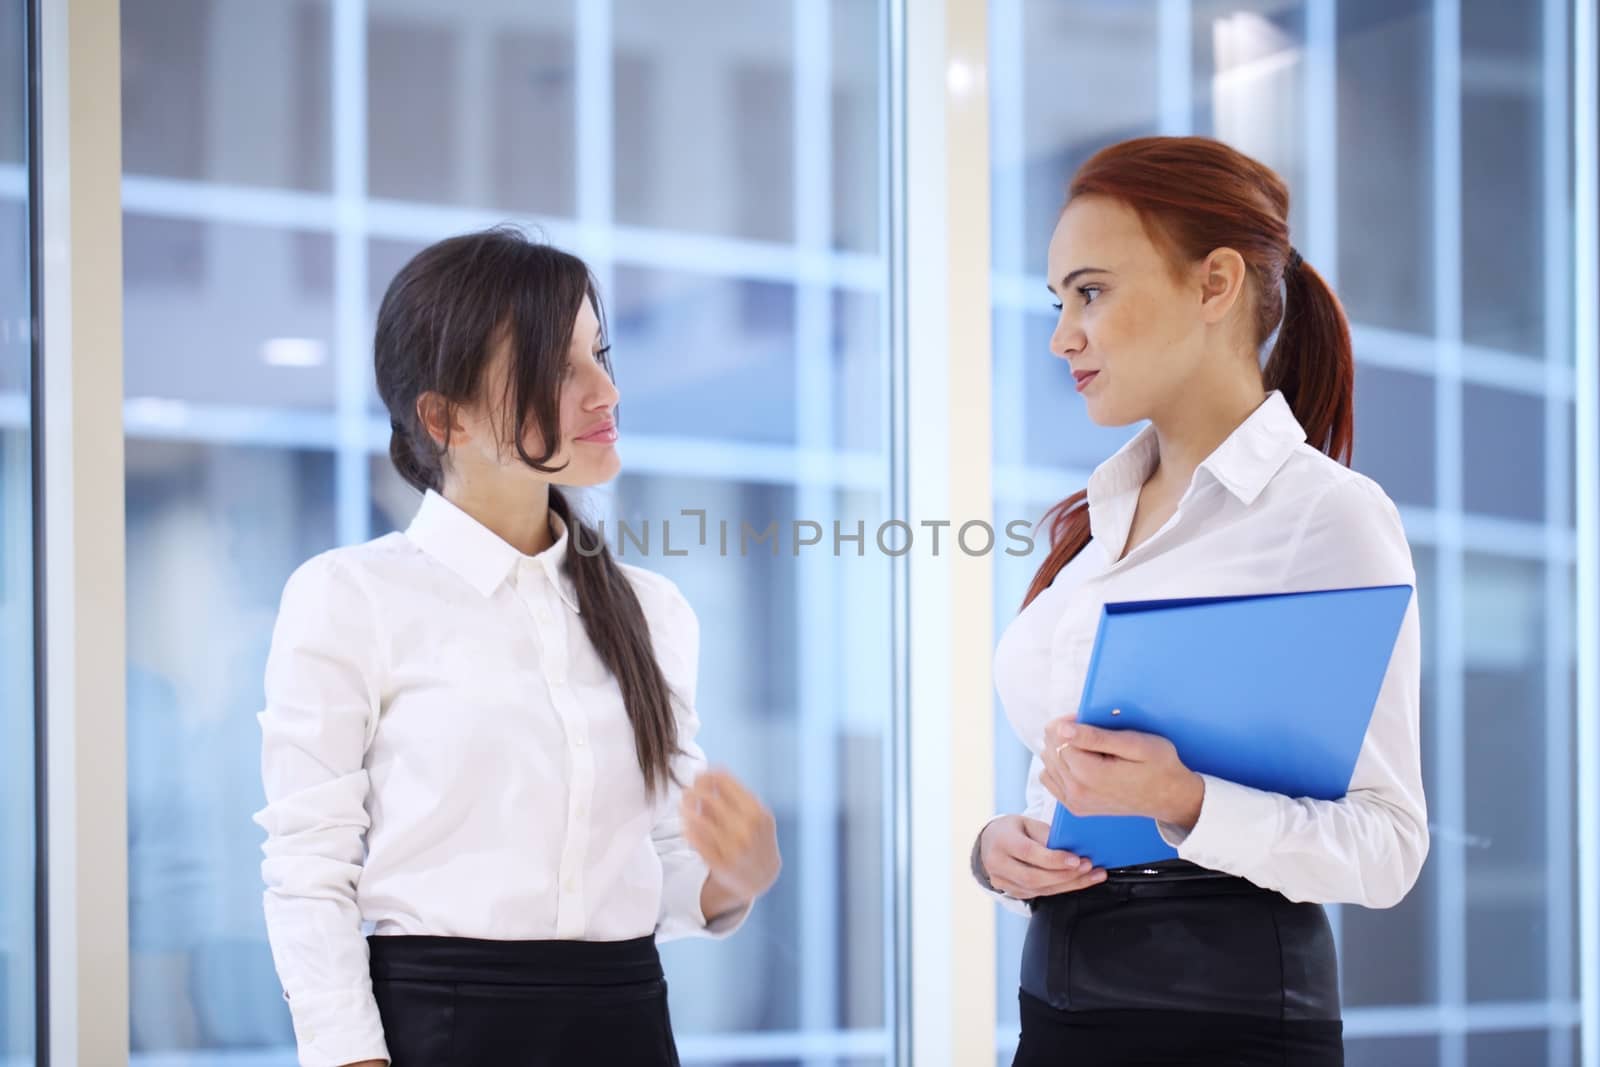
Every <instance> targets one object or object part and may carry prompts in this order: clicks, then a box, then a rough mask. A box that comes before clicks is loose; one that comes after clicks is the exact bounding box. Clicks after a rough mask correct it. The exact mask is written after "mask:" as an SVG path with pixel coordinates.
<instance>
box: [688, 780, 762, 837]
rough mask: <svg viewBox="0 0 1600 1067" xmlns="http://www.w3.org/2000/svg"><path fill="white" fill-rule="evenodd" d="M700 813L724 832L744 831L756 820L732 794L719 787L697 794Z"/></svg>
mask: <svg viewBox="0 0 1600 1067" xmlns="http://www.w3.org/2000/svg"><path fill="white" fill-rule="evenodd" d="M696 799H697V800H698V801H699V805H700V814H701V816H703V817H704V818H705V819H707V820H708V821H709V822H710V823H711V824H712V825H713V826H715V827H716V828H717V830H718V831H719V832H721V833H724V834H734V833H743V832H745V831H746V830H747V829H748V828H749V826H750V825H751V824H752V823H753V822H754V821H755V820H754V815H755V813H754V812H752V811H749V810H747V809H746V808H745V806H744V805H743V804H742V803H740V801H739V800H738V799H737V798H736V797H734V796H733V795H732V794H729V793H724V792H722V791H721V790H719V789H707V790H705V791H703V792H701V793H699V794H697V796H696Z"/></svg>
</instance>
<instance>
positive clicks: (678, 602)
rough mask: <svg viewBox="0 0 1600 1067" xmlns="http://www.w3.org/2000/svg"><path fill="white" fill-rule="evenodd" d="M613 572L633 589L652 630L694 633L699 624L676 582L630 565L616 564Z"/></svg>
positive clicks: (669, 632) (697, 629) (667, 632)
mask: <svg viewBox="0 0 1600 1067" xmlns="http://www.w3.org/2000/svg"><path fill="white" fill-rule="evenodd" d="M617 569H618V570H620V571H621V572H622V575H623V577H625V578H627V579H628V584H629V585H631V586H632V587H633V593H634V595H635V596H636V597H638V598H639V607H640V608H641V609H642V610H643V611H644V617H645V620H646V621H647V622H648V623H649V624H650V629H651V630H652V631H655V632H657V633H665V634H668V635H670V634H672V633H674V632H675V631H676V630H678V629H679V628H682V627H692V628H693V629H694V630H695V632H696V633H698V631H699V626H700V621H699V619H698V617H697V616H696V615H695V613H694V608H693V607H691V606H690V604H689V599H688V597H686V596H684V595H683V590H681V589H679V588H678V583H677V582H674V581H673V580H672V579H671V578H668V577H667V576H666V575H664V574H657V573H656V572H655V571H650V570H645V569H644V568H643V567H637V566H634V565H633V564H631V563H621V562H618V563H617Z"/></svg>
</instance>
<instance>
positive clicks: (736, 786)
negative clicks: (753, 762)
mask: <svg viewBox="0 0 1600 1067" xmlns="http://www.w3.org/2000/svg"><path fill="white" fill-rule="evenodd" d="M701 777H703V778H705V779H706V780H707V784H708V785H709V786H710V787H711V789H712V790H713V791H715V792H716V793H718V794H719V795H721V796H725V797H728V798H730V799H731V800H732V801H733V802H734V803H735V804H736V805H738V806H740V807H743V808H751V809H755V808H760V807H761V806H762V805H761V800H760V799H759V798H758V797H757V796H756V795H755V794H754V793H752V792H751V791H750V790H749V789H747V788H746V787H745V784H744V783H743V782H741V781H739V779H738V778H735V777H734V776H733V772H731V771H726V770H723V769H722V768H720V767H717V768H712V769H711V770H709V771H707V772H706V773H705V774H704V775H702V776H701Z"/></svg>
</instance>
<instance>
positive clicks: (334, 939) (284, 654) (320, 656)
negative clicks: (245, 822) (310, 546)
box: [255, 554, 389, 1067]
mask: <svg viewBox="0 0 1600 1067" xmlns="http://www.w3.org/2000/svg"><path fill="white" fill-rule="evenodd" d="M376 627H377V617H376V613H375V612H374V611H373V608H372V605H371V603H370V601H369V600H368V598H367V597H366V595H365V593H364V591H363V589H362V588H361V586H360V585H359V583H358V582H357V580H356V579H355V578H354V576H352V575H351V574H350V573H349V572H348V570H347V569H346V568H345V567H344V566H343V565H341V564H340V563H339V561H338V560H337V559H336V558H335V557H333V556H332V555H329V554H324V555H321V556H317V557H315V558H313V559H311V560H309V561H307V562H306V563H305V564H303V565H302V566H301V567H300V568H299V569H298V570H296V571H295V572H294V574H292V575H291V576H290V578H289V581H288V583H287V584H286V586H285V587H284V591H283V598H282V602H281V604H280V607H279V612H278V619H277V623H276V625H275V627H274V629H273V635H272V645H271V650H270V652H269V653H268V657H267V668H266V678H265V689H266V708H265V710H263V711H262V712H261V713H260V714H259V715H258V716H257V719H258V720H259V722H260V723H261V732H262V742H261V777H262V783H263V786H264V787H265V792H266V801H267V804H266V807H264V808H263V809H261V811H259V812H257V813H256V815H255V821H256V823H257V824H259V825H260V826H261V827H262V828H263V829H265V830H266V832H267V840H266V843H265V844H264V845H263V846H262V851H263V852H264V853H265V856H266V858H265V860H264V861H263V863H262V865H261V873H262V876H263V878H264V879H265V881H266V887H267V888H266V894H265V898H264V908H265V911H266V922H267V935H268V940H269V941H270V943H271V946H272V957H273V962H274V963H275V965H276V967H277V971H278V978H279V980H280V982H281V983H282V985H283V990H284V997H285V999H286V1000H287V1001H288V1003H289V1011H290V1015H291V1017H292V1019H293V1023H294V1032H295V1040H296V1042H297V1044H298V1047H299V1057H300V1063H301V1064H302V1065H303V1067H337V1065H340V1064H347V1063H352V1062H355V1061H359V1060H368V1059H380V1060H387V1059H388V1057H389V1053H388V1048H387V1046H386V1044H385V1042H384V1035H383V1026H382V1023H381V1021H380V1019H379V1016H378V1007H377V1002H376V1001H375V1000H374V998H373V995H372V982H371V978H370V976H369V973H368V959H367V943H366V939H365V937H364V936H363V935H362V931H361V915H360V910H359V908H358V907H357V904H356V885H357V882H358V879H359V877H360V873H361V867H362V862H363V860H364V858H365V836H364V835H365V833H366V830H367V826H368V815H367V810H366V798H367V772H366V770H365V769H364V767H363V759H364V756H365V753H366V750H367V746H368V744H369V743H370V740H371V735H372V730H373V728H374V726H375V724H376V721H377V711H378V706H379V689H378V682H377V675H376V670H375V661H376V658H377V651H378V648H379V644H378V635H377V632H376Z"/></svg>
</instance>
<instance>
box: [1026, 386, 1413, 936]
mask: <svg viewBox="0 0 1600 1067" xmlns="http://www.w3.org/2000/svg"><path fill="white" fill-rule="evenodd" d="M1157 458H1158V455H1157V442H1156V438H1155V431H1154V428H1153V427H1148V426H1147V427H1145V429H1144V430H1142V431H1141V432H1140V433H1139V434H1137V435H1136V436H1135V437H1134V438H1133V440H1131V441H1129V442H1128V444H1126V445H1125V446H1123V448H1121V449H1120V450H1119V451H1118V452H1117V453H1116V454H1115V455H1113V456H1112V457H1111V458H1110V459H1109V460H1107V461H1106V462H1105V463H1103V464H1101V465H1100V466H1099V467H1098V468H1096V469H1095V471H1094V473H1093V475H1092V476H1091V477H1090V479H1089V491H1088V502H1089V523H1090V530H1091V534H1092V538H1093V539H1092V540H1091V541H1090V542H1089V544H1088V545H1087V546H1086V547H1085V548H1084V549H1083V551H1082V552H1080V553H1079V554H1078V556H1077V557H1076V558H1075V559H1073V560H1072V561H1071V562H1070V563H1068V564H1067V566H1066V567H1064V568H1062V570H1061V573H1060V574H1058V575H1057V576H1056V578H1055V581H1054V582H1053V583H1052V584H1051V585H1050V586H1049V588H1047V589H1045V590H1044V591H1043V592H1042V593H1040V594H1039V596H1037V597H1035V598H1034V600H1033V602H1032V603H1030V604H1029V605H1028V606H1027V608H1025V609H1024V610H1023V611H1022V612H1021V613H1020V614H1019V615H1018V616H1017V617H1016V618H1015V619H1014V620H1013V621H1012V622H1011V624H1010V625H1009V626H1008V627H1007V628H1006V630H1005V632H1004V633H1003V634H1002V635H1001V639H1000V643H999V645H998V647H997V650H996V653H995V661H994V669H995V683H996V687H997V688H998V690H999V693H1000V698H1001V701H1002V703H1003V704H1004V705H1005V711H1006V717H1007V718H1008V719H1009V720H1010V722H1011V725H1012V728H1013V729H1014V730H1015V731H1016V733H1017V736H1018V737H1020V738H1021V739H1022V741H1023V743H1024V744H1026V745H1027V746H1028V748H1029V749H1030V750H1032V752H1033V754H1034V755H1033V760H1032V763H1031V765H1030V767H1029V770H1028V782H1027V801H1026V803H1027V807H1026V811H1025V814H1026V815H1027V816H1029V817H1030V818H1034V819H1039V820H1041V821H1043V822H1046V823H1048V822H1050V820H1051V817H1052V815H1053V814H1054V812H1055V803H1056V802H1055V799H1054V798H1053V797H1052V796H1051V795H1050V794H1049V793H1048V792H1047V791H1046V790H1045V788H1044V785H1043V783H1042V781H1041V777H1040V776H1041V773H1042V771H1043V766H1044V765H1043V762H1042V761H1041V760H1040V758H1039V753H1040V752H1041V751H1042V748H1043V743H1044V728H1045V725H1046V724H1047V723H1048V722H1050V721H1051V720H1052V719H1055V718H1057V717H1059V716H1061V715H1063V714H1073V713H1075V712H1076V711H1077V709H1078V704H1079V701H1080V700H1081V698H1082V695H1083V686H1084V681H1085V675H1086V673H1087V670H1088V665H1089V656H1090V652H1091V650H1092V649H1093V647H1094V639H1095V632H1096V628H1097V626H1098V624H1099V619H1100V614H1101V608H1102V607H1103V606H1104V605H1105V604H1106V603H1107V602H1112V601H1124V600H1155V599H1166V598H1174V597H1203V596H1224V595H1241V594H1260V593H1279V592H1299V591H1305V590H1312V589H1329V588H1346V587H1355V586H1372V585H1391V584H1393V585H1402V584H1403V585H1410V586H1412V587H1413V589H1414V588H1415V585H1416V572H1415V570H1414V569H1413V567H1412V561H1411V550H1410V547H1409V546H1408V545H1407V543H1406V538H1405V531H1404V530H1403V528H1402V527H1401V523H1400V515H1399V512H1398V511H1397V510H1396V509H1395V506H1394V504H1393V503H1392V502H1391V501H1390V500H1389V498H1388V496H1386V495H1385V494H1384V492H1383V490H1382V489H1381V488H1379V487H1378V485H1377V483H1375V482H1373V481H1372V480H1371V479H1370V478H1367V477H1365V476H1364V475H1361V474H1359V473H1357V472H1355V471H1352V470H1350V469H1348V468H1346V467H1344V466H1342V465H1341V464H1339V463H1338V462H1336V461H1335V460H1333V459H1330V458H1329V457H1328V456H1326V455H1324V454H1322V453H1321V452H1319V451H1317V450H1316V449H1315V448H1313V447H1311V446H1310V445H1309V444H1307V443H1306V435H1305V431H1304V430H1303V429H1302V428H1301V426H1300V424H1299V422H1298V421H1297V420H1296V419H1295V417H1294V413H1293V412H1292V411H1291V410H1290V408H1289V405H1288V403H1287V401H1286V400H1285V399H1284V398H1283V396H1282V394H1281V393H1279V392H1277V391H1273V392H1271V393H1269V394H1268V396H1267V398H1266V401H1265V402H1264V403H1263V404H1262V405H1261V406H1260V407H1259V408H1257V409H1256V410H1255V411H1254V412H1253V413H1251V415H1250V416H1249V417H1248V418H1247V419H1246V420H1245V421H1244V422H1243V423H1242V424H1241V425H1240V426H1239V427H1238V428H1237V429H1235V430H1234V432H1233V433H1232V434H1231V435H1229V437H1228V439H1227V440H1225V441H1224V442H1223V443H1222V444H1221V445H1220V446H1218V447H1217V449H1216V450H1215V451H1214V452H1212V454H1211V455H1210V456H1209V457H1207V458H1206V460H1205V462H1203V463H1201V464H1200V466H1199V468H1198V469H1197V470H1196V471H1195V474H1194V477H1193V479H1192V480H1191V481H1190V483H1189V486H1188V489H1187V490H1186V491H1185V493H1184V495H1183V498H1182V499H1181V500H1180V501H1179V503H1178V507H1177V510H1176V512H1175V513H1174V514H1173V515H1172V517H1171V518H1170V519H1169V520H1168V521H1167V523H1166V524H1165V525H1164V526H1162V527H1161V529H1160V530H1158V531H1157V532H1156V533H1155V534H1154V535H1152V536H1151V537H1149V538H1148V539H1147V540H1146V541H1144V542H1143V543H1142V544H1139V545H1137V546H1135V548H1134V549H1133V550H1132V551H1131V552H1130V553H1128V554H1127V556H1126V557H1125V558H1123V559H1121V560H1118V559H1117V557H1118V556H1120V555H1122V550H1123V547H1124V546H1125V545H1126V544H1127V543H1128V535H1129V530H1130V528H1131V526H1132V524H1133V517H1134V510H1135V507H1136V506H1137V504H1138V500H1139V490H1140V487H1141V486H1143V485H1144V483H1145V481H1146V479H1148V478H1149V477H1150V475H1151V473H1152V472H1153V471H1154V469H1155V466H1156V461H1157ZM1421 652H1422V647H1421V637H1420V633H1419V627H1418V621H1417V600H1416V595H1415V593H1414V592H1413V594H1412V598H1411V604H1410V606H1409V607H1408V608H1407V610H1406V614H1405V618H1404V621H1403V622H1402V623H1401V627H1400V634H1399V637H1398V639H1397V641H1396V644H1395V648H1394V652H1393V655H1392V657H1391V659H1390V662H1389V668H1388V672H1387V673H1386V674H1385V676H1384V679H1383V685H1382V688H1381V689H1380V691H1379V694H1378V702H1377V706H1376V709H1375V710H1374V711H1373V715H1372V722H1371V725H1370V726H1369V727H1368V729H1367V734H1366V738H1365V740H1364V741H1363V743H1362V746H1361V753H1360V756H1359V757H1358V759H1357V761H1356V767H1355V773H1354V775H1353V776H1352V778H1351V781H1350V788H1349V792H1348V794H1347V795H1346V796H1345V797H1344V798H1343V799H1341V800H1336V801H1327V800H1308V799H1299V798H1294V797H1287V796H1282V795H1279V794H1276V793H1270V792H1265V791H1263V790H1259V789H1252V788H1248V787H1246V786H1242V785H1238V784H1235V783H1233V782H1228V781H1223V780H1221V779H1218V778H1215V777H1213V776H1210V775H1206V776H1204V777H1205V800H1204V802H1203V804H1202V806H1201V809H1200V820H1199V822H1197V823H1196V824H1195V826H1194V829H1193V830H1192V831H1191V832H1189V833H1188V834H1187V835H1186V834H1184V833H1183V832H1182V831H1181V830H1179V829H1178V828H1177V827H1173V826H1167V825H1163V826H1161V828H1160V829H1161V833H1162V836H1163V837H1164V838H1165V839H1166V841H1167V843H1168V844H1170V845H1172V846H1174V847H1175V848H1176V849H1177V850H1178V855H1179V856H1180V857H1182V858H1183V859H1186V860H1189V861H1191V862H1193V863H1196V864H1199V865H1200V866H1202V867H1207V868H1210V869H1212V870H1217V871H1224V872H1226V873H1228V874H1233V875H1238V876H1240V877H1242V878H1246V879H1248V880H1250V881H1252V882H1254V883H1256V884H1257V885H1260V886H1264V887H1266V888H1268V889H1273V890H1277V891H1278V892H1280V893H1282V894H1283V895H1284V896H1286V897H1288V898H1289V899H1291V900H1299V901H1318V902H1322V903H1334V902H1344V903H1355V904H1363V905H1366V906H1368V907H1379V908H1381V907H1390V906H1392V905H1394V904H1396V903H1398V902H1399V901H1400V899H1401V898H1402V897H1403V896H1404V895H1405V894H1406V892H1407V891H1408V890H1410V888H1411V886H1412V885H1413V884H1414V883H1415V882H1416V879H1417V875H1418V873H1419V872H1420V870H1421V868H1422V861H1423V859H1424V857H1426V855H1427V852H1428V826H1427V809H1426V805H1425V803H1424V800H1423V795H1422V761H1421V746H1420V742H1419V738H1418V710H1419V702H1420V688H1421V669H1422V668H1421ZM1151 669H1152V670H1159V669H1160V664H1152V665H1151ZM1001 899H1002V902H1003V903H1006V904H1007V905H1008V906H1009V907H1011V908H1012V909H1013V910H1017V911H1021V912H1023V913H1024V914H1025V913H1026V908H1025V907H1024V906H1022V905H1021V904H1020V903H1019V902H1017V901H1014V900H1012V899H1011V898H1010V897H1004V896H1002V897H1001Z"/></svg>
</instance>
